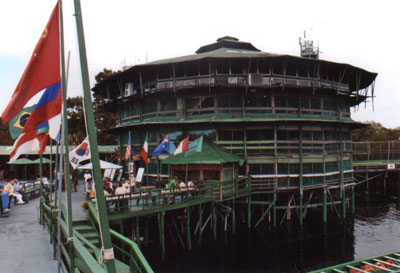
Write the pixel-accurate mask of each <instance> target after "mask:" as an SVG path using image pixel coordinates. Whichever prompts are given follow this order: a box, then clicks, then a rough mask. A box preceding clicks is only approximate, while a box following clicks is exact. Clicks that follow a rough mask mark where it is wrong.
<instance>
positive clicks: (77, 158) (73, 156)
mask: <svg viewBox="0 0 400 273" xmlns="http://www.w3.org/2000/svg"><path fill="white" fill-rule="evenodd" d="M90 158H91V155H90V145H89V139H88V137H86V138H85V140H84V141H83V142H82V143H81V144H80V145H79V146H78V147H76V148H75V149H74V150H72V151H71V152H69V162H70V163H71V166H72V168H74V169H76V168H77V167H78V165H79V163H80V162H81V161H84V160H87V159H90Z"/></svg>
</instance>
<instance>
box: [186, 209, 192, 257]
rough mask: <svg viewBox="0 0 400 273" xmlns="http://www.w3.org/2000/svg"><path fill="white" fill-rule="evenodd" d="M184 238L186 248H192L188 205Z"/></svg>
mask: <svg viewBox="0 0 400 273" xmlns="http://www.w3.org/2000/svg"><path fill="white" fill-rule="evenodd" d="M186 239H187V247H188V249H189V250H190V249H192V239H191V236H190V207H187V208H186Z"/></svg>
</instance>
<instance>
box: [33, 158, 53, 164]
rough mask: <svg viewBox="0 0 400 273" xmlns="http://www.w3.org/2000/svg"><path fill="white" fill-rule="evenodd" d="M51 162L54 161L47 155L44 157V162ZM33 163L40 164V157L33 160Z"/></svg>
mask: <svg viewBox="0 0 400 273" xmlns="http://www.w3.org/2000/svg"><path fill="white" fill-rule="evenodd" d="M50 162H51V163H53V162H54V161H50V159H48V158H47V157H43V159H42V163H43V164H49V163H50ZM33 163H35V164H40V158H37V159H35V160H33Z"/></svg>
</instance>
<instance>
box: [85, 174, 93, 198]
mask: <svg viewBox="0 0 400 273" xmlns="http://www.w3.org/2000/svg"><path fill="white" fill-rule="evenodd" d="M91 192H92V177H90V178H88V179H87V180H86V181H85V195H86V200H89V199H90V193H91Z"/></svg>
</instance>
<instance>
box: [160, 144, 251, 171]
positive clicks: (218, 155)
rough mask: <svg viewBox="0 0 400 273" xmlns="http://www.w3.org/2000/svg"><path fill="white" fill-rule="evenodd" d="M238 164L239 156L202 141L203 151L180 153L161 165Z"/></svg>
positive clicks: (241, 163) (240, 160)
mask: <svg viewBox="0 0 400 273" xmlns="http://www.w3.org/2000/svg"><path fill="white" fill-rule="evenodd" d="M234 162H238V163H239V164H240V165H243V163H244V159H243V158H241V157H240V156H237V155H235V154H232V153H230V152H228V151H226V150H225V149H223V148H221V147H219V146H218V145H217V144H214V143H211V142H210V141H207V140H206V139H204V141H203V149H202V151H201V152H197V153H191V154H188V153H187V152H186V153H180V154H177V155H171V156H170V157H168V158H167V159H166V160H164V161H162V162H161V163H162V164H170V165H183V164H224V163H234Z"/></svg>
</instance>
